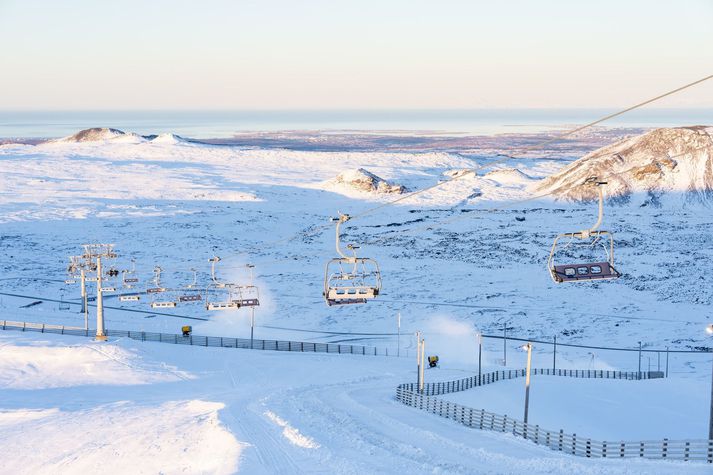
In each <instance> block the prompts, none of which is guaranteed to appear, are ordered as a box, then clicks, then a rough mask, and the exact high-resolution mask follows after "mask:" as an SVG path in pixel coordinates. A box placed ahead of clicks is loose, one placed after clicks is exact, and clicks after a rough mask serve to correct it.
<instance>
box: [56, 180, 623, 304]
mask: <svg viewBox="0 0 713 475" xmlns="http://www.w3.org/2000/svg"><path fill="white" fill-rule="evenodd" d="M584 184H585V185H587V186H596V187H597V193H598V197H599V212H598V218H597V222H596V223H595V224H594V225H593V226H592V227H591V228H589V229H585V230H581V231H576V232H569V233H562V234H559V235H558V236H557V237H556V238H555V240H554V242H553V243H552V248H551V250H550V255H549V258H548V260H547V268H548V271H549V274H550V277H551V278H552V280H553V281H554V282H556V283H563V282H586V281H593V280H602V279H618V278H619V277H621V273H620V272H619V271H618V270H617V269H616V268H615V267H614V236H613V234H612V233H611V232H610V231H605V230H600V229H599V227H600V226H601V224H602V220H603V218H604V193H603V186H604V185H606V184H607V183H606V182H604V181H600V180H598V179H597V178H596V177H590V178H589V179H587V180H586V181H585V183H584ZM350 219H351V217H350V216H349V215H347V214H341V213H340V214H339V217H337V218H332V221H334V222H336V238H335V244H336V251H337V254H338V256H339V257H335V258H332V259H330V260H329V261H327V263H326V265H325V271H324V289H323V292H322V295H323V297H324V299H325V301H326V303H327V305H328V306H330V307H331V306H339V305H351V304H364V303H367V302H368V301H369V300H372V299H375V298H377V297H378V296H379V294H380V293H381V286H382V281H381V270H380V269H379V264H378V263H377V262H376V260H374V259H372V258H368V257H358V256H357V249H359V247H358V246H355V245H354V244H348V245H347V246H346V251H345V250H343V249H342V245H341V236H340V231H341V226H342V224H344V223H346V222H347V221H349V220H350ZM564 240H567V241H566V243H565V244H564V245H562V241H564ZM596 248H601V249H602V250H603V251H604V255H605V256H606V259H604V260H601V259H600V260H591V259H588V260H582V261H578V262H579V263H565V264H562V263H560V257H561V256H562V255H564V256H566V257H568V258H570V259H575V258H578V257H579V258H581V257H582V255H583V254H591V250H592V249H596ZM576 249H579V250H580V251H581V250H582V249H584V250H586V251H587V252H585V253H582V252H579V253H577V252H576ZM209 262H210V264H211V283H210V284H209V285H208V286H207V287H206V288H205V292H204V295H201V291H202V290H203V289H202V288H199V286H198V283H197V280H198V279H197V271H196V270H195V269H191V271H192V272H193V281H192V282H191V283H190V284H188V285H186V286H185V287H183V288H180V289H169V288H166V287H163V286H162V285H161V272H162V269H161V267H158V266H157V267H155V268H154V277H153V279H152V282H153V286H152V287H148V288H147V289H146V294H147V295H151V297H152V298H151V307H152V308H173V307H176V305H178V304H185V303H196V302H203V301H205V308H206V310H237V309H239V308H241V307H256V306H259V305H260V300H259V292H258V288H257V286H255V285H254V283H253V275H252V270H253V267H254V266H252V265H250V264H248V265H247V266H246V267H247V268H248V269H249V271H250V283H249V284H248V285H239V284H235V283H228V282H224V281H222V280H220V279H218V278H217V276H216V264H217V263H218V262H220V257H217V256H216V257H212V258H211V259H209ZM77 269H78V267H77V266H76V263H75V262H72V263H70V267H69V271H70V274H71V276H70V278H69V279H68V280H67V283H75V282H76V275H75V274H74V271H76V270H77ZM118 275H119V271H118V270H116V269H114V268H110V269H109V270H108V271H107V276H108V277H118ZM121 277H122V280H121V284H122V287H123V288H125V289H132V288H134V287H136V286H138V284H139V279H138V277H137V276H136V271H135V268H134V266H133V265H132V269H131V270H123V271H121ZM104 290H105V291H115V290H116V289H115V288H114V287H106V288H104ZM119 300H120V301H138V300H140V294H138V293H133V294H123V295H120V296H119Z"/></svg>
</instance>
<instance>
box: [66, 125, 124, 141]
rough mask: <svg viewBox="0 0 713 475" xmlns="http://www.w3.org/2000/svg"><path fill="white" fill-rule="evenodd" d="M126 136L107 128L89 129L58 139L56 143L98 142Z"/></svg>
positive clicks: (116, 130)
mask: <svg viewBox="0 0 713 475" xmlns="http://www.w3.org/2000/svg"><path fill="white" fill-rule="evenodd" d="M124 135H126V134H125V133H124V132H123V131H121V130H119V129H112V128H108V127H92V128H91V129H84V130H80V131H79V132H77V133H76V134H74V135H70V136H69V137H64V138H62V139H59V140H58V142H99V141H102V140H111V139H115V138H117V137H121V136H124Z"/></svg>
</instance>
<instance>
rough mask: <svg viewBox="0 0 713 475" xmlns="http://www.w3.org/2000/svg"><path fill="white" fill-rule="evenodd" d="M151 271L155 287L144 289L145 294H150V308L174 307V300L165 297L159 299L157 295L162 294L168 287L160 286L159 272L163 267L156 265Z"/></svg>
mask: <svg viewBox="0 0 713 475" xmlns="http://www.w3.org/2000/svg"><path fill="white" fill-rule="evenodd" d="M153 272H154V278H153V283H154V285H155V287H151V288H148V289H146V293H147V294H152V297H151V303H150V305H151V308H174V307H175V306H176V302H175V301H174V300H171V299H168V298H166V297H164V298H163V299H161V300H159V297H158V294H164V293H166V292H168V289H167V288H166V287H163V286H161V272H163V269H161V267H159V266H156V267H154V270H153Z"/></svg>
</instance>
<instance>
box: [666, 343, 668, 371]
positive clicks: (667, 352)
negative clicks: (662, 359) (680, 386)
mask: <svg viewBox="0 0 713 475" xmlns="http://www.w3.org/2000/svg"><path fill="white" fill-rule="evenodd" d="M666 377H667V378H668V346H667V347H666Z"/></svg>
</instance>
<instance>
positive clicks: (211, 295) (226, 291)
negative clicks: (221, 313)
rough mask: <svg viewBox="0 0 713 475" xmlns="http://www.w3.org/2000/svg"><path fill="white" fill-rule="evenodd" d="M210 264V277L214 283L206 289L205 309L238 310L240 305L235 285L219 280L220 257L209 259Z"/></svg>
mask: <svg viewBox="0 0 713 475" xmlns="http://www.w3.org/2000/svg"><path fill="white" fill-rule="evenodd" d="M208 262H210V263H211V264H210V276H211V279H212V280H213V283H212V284H211V285H209V286H208V288H207V289H206V298H205V308H206V310H237V309H239V308H240V303H239V302H238V300H237V298H236V297H235V295H236V292H235V289H234V288H233V287H234V286H233V284H229V283H226V282H222V281H220V280H218V278H217V277H216V273H215V265H216V264H217V263H218V262H220V257H218V256H215V257H212V258H210V259H208Z"/></svg>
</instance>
